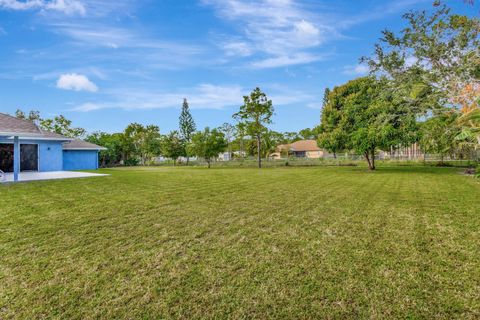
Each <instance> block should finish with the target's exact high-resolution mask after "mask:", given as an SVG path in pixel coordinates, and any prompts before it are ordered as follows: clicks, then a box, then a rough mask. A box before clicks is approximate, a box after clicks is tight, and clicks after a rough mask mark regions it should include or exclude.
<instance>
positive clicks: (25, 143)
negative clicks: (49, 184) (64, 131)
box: [0, 113, 105, 180]
mask: <svg viewBox="0 0 480 320" xmlns="http://www.w3.org/2000/svg"><path fill="white" fill-rule="evenodd" d="M100 150H105V148H103V147H100V146H97V145H95V144H92V143H88V142H85V141H82V140H78V139H72V138H68V137H65V136H62V135H60V134H57V133H54V132H49V131H44V130H42V129H40V128H39V127H38V126H37V125H36V124H35V123H33V122H31V121H28V120H22V119H17V118H15V117H12V116H10V115H7V114H3V113H0V170H2V171H3V172H13V173H14V174H15V177H18V173H19V172H22V171H38V172H48V171H63V170H95V169H98V152H99V151H100ZM15 180H16V179H15Z"/></svg>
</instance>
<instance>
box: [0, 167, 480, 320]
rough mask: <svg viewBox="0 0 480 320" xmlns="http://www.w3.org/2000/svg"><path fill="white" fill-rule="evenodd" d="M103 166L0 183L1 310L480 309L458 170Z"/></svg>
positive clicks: (333, 313) (372, 314) (200, 314)
mask: <svg viewBox="0 0 480 320" xmlns="http://www.w3.org/2000/svg"><path fill="white" fill-rule="evenodd" d="M102 172H105V173H110V174H111V176H110V177H99V178H89V179H77V180H63V181H44V182H34V183H21V184H16V185H12V184H10V185H6V186H5V185H4V186H0V319H9V318H22V319H36V318H58V319H92V318H117V319H118V318H129V319H133V318H143V319H158V318H259V319H265V318H285V319H291V318H301V319H307V318H444V319H450V318H471V319H473V318H477V319H478V318H479V317H480V183H479V181H478V180H475V179H473V178H471V177H467V176H464V175H461V174H460V172H461V170H459V169H451V168H429V167H383V168H380V169H379V170H378V171H377V172H374V173H371V172H367V171H366V170H365V168H360V167H314V168H276V169H263V170H258V169H233V168H225V169H211V170H207V169H203V168H202V169H185V168H165V167H163V168H136V169H112V170H102Z"/></svg>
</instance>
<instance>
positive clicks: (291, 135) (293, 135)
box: [283, 132, 302, 143]
mask: <svg viewBox="0 0 480 320" xmlns="http://www.w3.org/2000/svg"><path fill="white" fill-rule="evenodd" d="M283 139H284V141H285V143H293V142H295V141H299V140H302V138H301V137H300V136H299V135H298V133H297V132H284V133H283Z"/></svg>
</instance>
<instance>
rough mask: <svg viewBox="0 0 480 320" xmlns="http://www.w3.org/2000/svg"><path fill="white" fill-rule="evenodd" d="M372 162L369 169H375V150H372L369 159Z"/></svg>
mask: <svg viewBox="0 0 480 320" xmlns="http://www.w3.org/2000/svg"><path fill="white" fill-rule="evenodd" d="M370 160H371V162H372V167H371V168H370V169H371V170H375V150H372V158H371V159H370Z"/></svg>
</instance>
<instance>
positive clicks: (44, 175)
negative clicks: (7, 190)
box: [0, 171, 109, 183]
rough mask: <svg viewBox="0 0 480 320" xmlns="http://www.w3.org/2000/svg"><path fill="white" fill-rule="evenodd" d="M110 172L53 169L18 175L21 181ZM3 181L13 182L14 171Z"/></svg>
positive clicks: (85, 176)
mask: <svg viewBox="0 0 480 320" xmlns="http://www.w3.org/2000/svg"><path fill="white" fill-rule="evenodd" d="M104 176H109V175H108V174H99V173H90V172H75V171H52V172H21V173H20V174H19V175H18V181H19V182H25V181H38V180H57V179H71V178H88V177H104ZM1 182H13V173H7V174H5V180H1V179H0V183H1Z"/></svg>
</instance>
